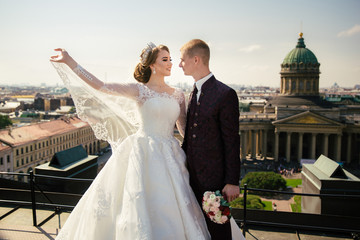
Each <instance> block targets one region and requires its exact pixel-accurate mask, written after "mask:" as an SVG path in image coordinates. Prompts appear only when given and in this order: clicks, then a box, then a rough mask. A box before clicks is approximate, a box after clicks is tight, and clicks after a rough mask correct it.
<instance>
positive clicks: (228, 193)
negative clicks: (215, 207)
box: [222, 184, 240, 202]
mask: <svg viewBox="0 0 360 240" xmlns="http://www.w3.org/2000/svg"><path fill="white" fill-rule="evenodd" d="M222 194H223V196H224V197H225V198H226V201H228V202H231V201H233V200H235V199H236V198H237V197H239V195H240V188H239V186H236V185H232V184H226V185H225V187H224V188H223V190H222Z"/></svg>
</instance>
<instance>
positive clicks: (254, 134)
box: [251, 130, 256, 159]
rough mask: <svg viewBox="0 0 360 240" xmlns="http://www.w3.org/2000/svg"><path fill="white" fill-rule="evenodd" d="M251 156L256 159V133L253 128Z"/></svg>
mask: <svg viewBox="0 0 360 240" xmlns="http://www.w3.org/2000/svg"><path fill="white" fill-rule="evenodd" d="M251 158H252V159H256V133H255V130H251Z"/></svg>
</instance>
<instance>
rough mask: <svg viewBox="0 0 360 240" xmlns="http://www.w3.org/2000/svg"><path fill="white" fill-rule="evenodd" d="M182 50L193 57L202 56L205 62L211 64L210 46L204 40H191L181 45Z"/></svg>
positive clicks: (207, 64)
mask: <svg viewBox="0 0 360 240" xmlns="http://www.w3.org/2000/svg"><path fill="white" fill-rule="evenodd" d="M180 51H181V52H183V54H184V55H187V56H188V57H191V58H192V57H194V56H198V57H200V58H201V60H202V61H203V62H204V64H205V65H206V66H209V61H210V48H209V46H208V45H207V44H206V42H204V41H203V40H201V39H193V40H190V41H189V42H187V43H185V44H184V45H183V46H182V47H181V49H180Z"/></svg>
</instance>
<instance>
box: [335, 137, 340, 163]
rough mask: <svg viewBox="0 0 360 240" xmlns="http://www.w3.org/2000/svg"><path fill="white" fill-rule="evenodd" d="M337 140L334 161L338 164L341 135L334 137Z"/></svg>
mask: <svg viewBox="0 0 360 240" xmlns="http://www.w3.org/2000/svg"><path fill="white" fill-rule="evenodd" d="M336 138H337V141H336V150H335V151H336V152H335V156H336V159H335V161H336V162H340V160H341V134H338V135H337V136H336Z"/></svg>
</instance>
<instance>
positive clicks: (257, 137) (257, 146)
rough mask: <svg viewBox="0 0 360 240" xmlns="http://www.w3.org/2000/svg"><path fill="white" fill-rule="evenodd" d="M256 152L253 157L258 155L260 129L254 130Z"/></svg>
mask: <svg viewBox="0 0 360 240" xmlns="http://www.w3.org/2000/svg"><path fill="white" fill-rule="evenodd" d="M255 135H256V154H255V157H257V156H259V155H260V151H261V150H260V141H261V136H260V130H256V134H255Z"/></svg>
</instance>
